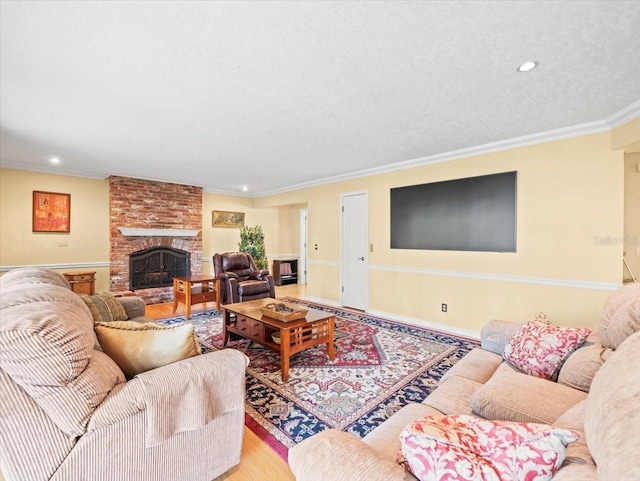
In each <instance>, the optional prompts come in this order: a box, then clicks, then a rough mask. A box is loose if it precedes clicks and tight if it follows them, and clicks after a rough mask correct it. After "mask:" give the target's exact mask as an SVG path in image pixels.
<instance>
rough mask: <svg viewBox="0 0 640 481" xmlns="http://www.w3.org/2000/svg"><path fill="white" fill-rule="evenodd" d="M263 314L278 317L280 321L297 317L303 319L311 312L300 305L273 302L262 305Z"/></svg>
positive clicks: (293, 319) (273, 317) (292, 319)
mask: <svg viewBox="0 0 640 481" xmlns="http://www.w3.org/2000/svg"><path fill="white" fill-rule="evenodd" d="M260 310H261V311H262V315H263V316H267V317H270V318H272V319H277V320H278V321H283V322H287V321H295V320H296V319H302V318H303V317H305V316H306V315H307V312H309V310H308V309H300V308H298V307H293V306H288V305H287V304H284V303H282V302H277V303H276V302H272V303H271V304H267V305H266V306H265V307H261V308H260Z"/></svg>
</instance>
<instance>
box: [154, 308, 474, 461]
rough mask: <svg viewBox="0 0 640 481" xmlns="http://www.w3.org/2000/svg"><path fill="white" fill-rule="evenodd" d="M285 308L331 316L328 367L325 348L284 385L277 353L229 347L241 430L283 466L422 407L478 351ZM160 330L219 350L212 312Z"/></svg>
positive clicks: (462, 342) (463, 342)
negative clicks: (237, 376)
mask: <svg viewBox="0 0 640 481" xmlns="http://www.w3.org/2000/svg"><path fill="white" fill-rule="evenodd" d="M285 300H286V301H287V302H289V303H297V304H301V305H304V306H305V307H311V308H313V309H319V310H323V311H327V312H331V313H333V314H334V315H335V316H336V324H335V350H336V358H335V359H334V360H333V361H331V360H329V358H328V356H327V355H326V347H325V346H324V345H320V346H315V347H313V348H310V349H307V350H306V351H303V352H300V353H298V354H295V355H294V356H293V357H292V358H291V365H290V370H289V381H287V382H286V383H285V382H282V380H281V377H280V357H279V355H278V354H277V353H275V352H273V351H271V350H269V349H267V348H264V347H262V346H260V345H259V344H257V343H254V342H251V341H249V340H241V341H236V342H230V343H229V344H228V346H227V347H231V348H235V349H239V350H241V351H242V352H244V353H245V354H246V355H247V356H248V357H249V359H250V363H249V366H248V368H247V402H246V413H247V426H248V427H249V428H250V429H251V430H252V431H253V432H255V433H256V434H257V435H258V436H259V437H260V438H261V439H263V440H264V441H265V442H267V443H268V444H269V445H270V446H271V447H272V448H273V449H274V450H275V451H276V452H277V453H278V454H279V455H280V456H282V457H283V458H284V459H286V456H287V451H288V448H290V447H292V446H294V445H295V444H297V443H299V442H300V441H302V440H304V439H306V438H308V437H309V436H312V435H314V434H315V433H318V432H320V431H323V430H325V429H329V428H336V429H340V430H342V431H346V432H349V433H352V434H354V435H356V436H358V437H360V438H361V437H364V436H365V435H366V434H367V433H369V432H370V431H371V430H373V429H375V428H376V427H377V426H378V425H379V424H381V423H382V422H383V421H385V420H386V419H387V418H388V417H389V416H391V415H392V414H393V413H395V412H396V411H398V410H399V409H400V408H401V407H402V406H404V405H405V404H408V403H412V402H418V403H419V402H422V401H423V400H424V399H425V398H426V397H427V396H428V395H429V394H430V393H431V391H432V390H433V389H435V388H436V387H437V384H438V380H439V379H440V377H441V376H442V374H444V373H445V372H446V371H447V370H448V369H449V368H450V367H451V366H453V365H454V364H455V363H456V362H457V361H459V360H460V359H462V357H463V356H464V355H465V354H467V353H468V352H469V351H470V350H471V349H473V348H474V347H477V346H478V345H479V343H478V341H476V340H471V339H467V338H461V337H455V336H452V335H449V334H444V333H441V332H437V331H432V330H428V329H422V328H419V327H415V326H410V325H407V324H401V323H398V322H395V321H391V320H388V319H383V318H379V317H373V316H370V315H367V314H364V313H360V312H357V311H350V310H347V309H341V308H336V307H330V306H326V305H322V304H316V303H311V302H307V301H301V300H299V299H292V298H286V299H285ZM160 322H162V323H164V324H175V323H180V322H190V323H192V324H193V325H194V326H195V331H196V333H197V335H198V337H199V339H200V343H201V344H202V348H203V352H209V351H212V350H216V349H221V348H222V319H221V317H220V314H219V313H218V312H216V311H209V312H204V313H199V314H194V315H192V316H191V319H190V320H189V321H185V318H184V317H177V318H173V319H166V320H163V321H160Z"/></svg>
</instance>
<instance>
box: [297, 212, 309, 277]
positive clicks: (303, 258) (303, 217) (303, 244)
mask: <svg viewBox="0 0 640 481" xmlns="http://www.w3.org/2000/svg"><path fill="white" fill-rule="evenodd" d="M308 232H309V230H308V228H307V209H300V260H299V261H298V284H306V283H307V234H308Z"/></svg>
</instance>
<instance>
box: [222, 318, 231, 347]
mask: <svg viewBox="0 0 640 481" xmlns="http://www.w3.org/2000/svg"><path fill="white" fill-rule="evenodd" d="M229 322H231V314H230V313H229V311H227V310H226V309H223V310H222V347H226V346H227V342H228V341H229V331H228V330H227V326H228V325H229Z"/></svg>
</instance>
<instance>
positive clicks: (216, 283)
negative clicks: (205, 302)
mask: <svg viewBox="0 0 640 481" xmlns="http://www.w3.org/2000/svg"><path fill="white" fill-rule="evenodd" d="M215 290H216V311H218V312H220V297H221V294H222V293H221V292H220V279H216V282H215Z"/></svg>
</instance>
